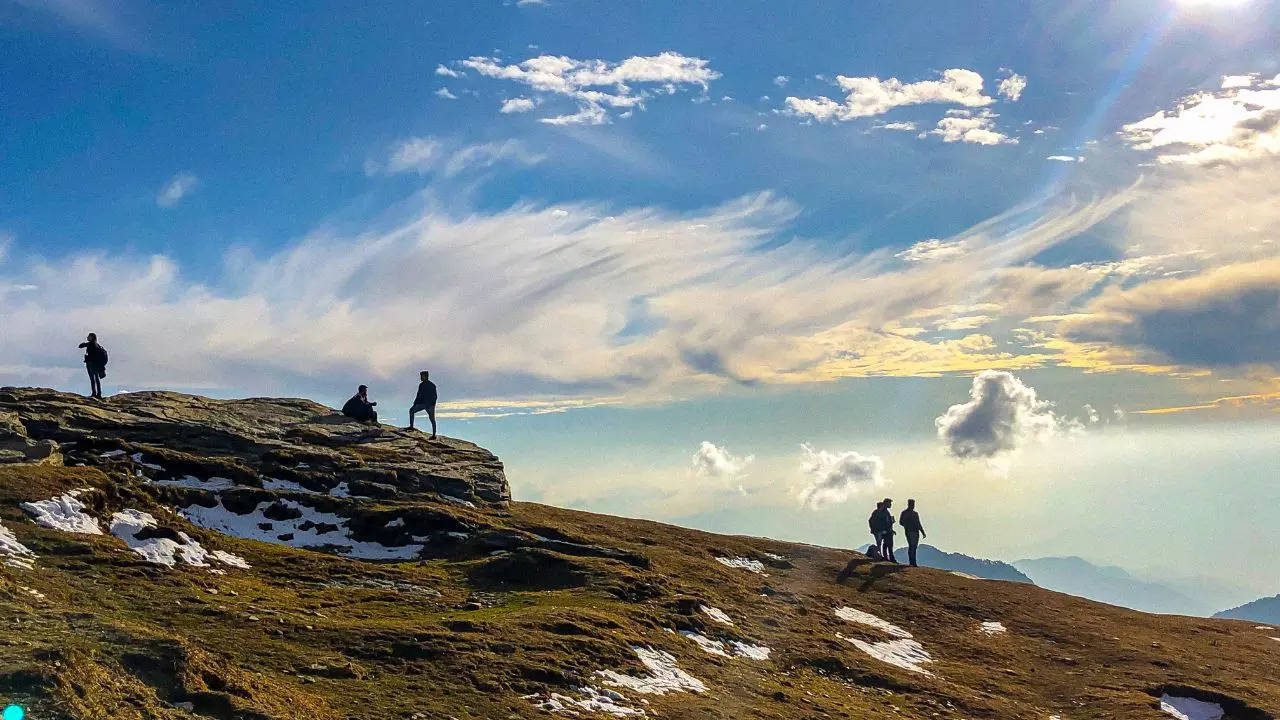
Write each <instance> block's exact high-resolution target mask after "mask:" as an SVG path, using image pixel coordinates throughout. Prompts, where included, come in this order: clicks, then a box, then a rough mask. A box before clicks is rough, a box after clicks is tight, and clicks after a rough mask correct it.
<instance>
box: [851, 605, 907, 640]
mask: <svg viewBox="0 0 1280 720" xmlns="http://www.w3.org/2000/svg"><path fill="white" fill-rule="evenodd" d="M835 613H836V617H838V618H840V619H841V620H846V621H848V622H852V623H858V624H859V625H866V626H867V627H873V628H875V629H877V630H879V631H881V632H884V633H887V634H889V635H892V636H893V637H895V638H900V639H904V640H906V639H910V638H911V633H909V632H907V631H906V630H903V629H902V628H900V627H898V626H897V625H894V624H893V623H891V622H888V621H887V620H881V619H880V618H878V617H876V616H875V615H872V614H871V613H868V612H863V611H861V610H856V609H854V608H851V607H842V608H836V610H835Z"/></svg>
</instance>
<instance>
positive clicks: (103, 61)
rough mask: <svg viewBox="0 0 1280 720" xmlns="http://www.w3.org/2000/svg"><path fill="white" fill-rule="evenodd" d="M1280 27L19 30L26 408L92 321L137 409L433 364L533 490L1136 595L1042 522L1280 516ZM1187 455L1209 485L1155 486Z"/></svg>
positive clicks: (504, 14)
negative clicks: (1062, 513)
mask: <svg viewBox="0 0 1280 720" xmlns="http://www.w3.org/2000/svg"><path fill="white" fill-rule="evenodd" d="M1278 36H1280V4H1277V3H1275V2H1269V1H1268V0H1167V1H1152V0H1142V1H1138V0H1108V1H1106V2H1102V1H1095V2H1083V1H1081V2H1075V1H1073V2H1053V3H1047V2H1045V3H1041V2H1027V3H1007V2H964V3H956V2H915V3H839V4H836V3H814V4H810V5H799V6H797V5H794V4H781V3H776V2H755V1H747V2H743V1H741V0H739V1H735V2H700V3H674V2H672V3H666V2H649V3H606V2H578V1H574V0H546V1H545V2H527V1H526V2H520V3H502V2H492V3H480V2H476V3H465V4H441V3H428V2H420V3H419V2H402V3H395V4H391V5H387V6H384V7H373V8H360V9H358V10H357V9H355V8H353V7H352V6H351V5H350V4H346V3H320V2H316V3H307V4H305V7H304V6H300V5H299V6H293V7H286V6H284V5H283V4H282V5H280V6H276V7H268V8H264V7H263V6H262V5H261V4H260V3H217V4H214V5H212V6H211V5H210V4H209V3H165V4H163V5H161V6H156V5H154V4H147V3H142V2H136V1H134V0H80V1H72V0H0V40H2V41H3V44H4V46H5V48H6V51H5V53H3V55H0V313H3V317H4V318H5V320H4V322H3V323H0V381H2V382H4V383H6V384H40V385H53V386H57V387H63V388H68V389H73V388H78V387H79V386H80V385H81V384H82V382H81V377H80V376H81V374H82V372H83V371H82V369H81V368H80V366H79V358H78V355H77V354H76V352H75V349H74V345H75V343H76V342H79V339H80V337H81V336H82V335H83V333H84V332H86V331H88V330H90V329H95V330H96V331H97V332H99V334H101V335H102V337H103V339H104V341H105V342H106V343H107V344H108V346H109V347H110V348H111V351H112V358H113V361H112V371H111V373H110V377H109V378H108V383H107V389H108V391H111V390H117V391H118V390H129V389H142V388H152V387H166V388H173V389H181V390H188V391H195V392H203V393H208V394H212V395H217V396H240V395H249V394H267V393H271V394H288V395H303V396H308V397H313V398H316V399H318V400H322V401H324V402H328V403H330V404H337V403H340V402H341V401H342V399H343V398H344V397H345V396H346V395H347V394H348V393H349V392H350V389H349V388H350V387H353V386H354V385H355V384H357V383H359V382H366V383H368V384H370V385H371V386H373V388H374V394H375V396H376V397H378V398H380V399H382V400H383V405H382V406H381V407H382V408H383V410H384V416H385V417H386V418H387V419H389V420H392V421H397V422H403V421H404V417H403V416H404V411H403V410H398V409H396V408H398V407H399V406H400V404H401V402H402V400H400V399H397V398H402V399H403V401H407V400H408V398H409V396H410V395H411V393H412V386H413V378H414V376H415V375H416V370H417V369H418V368H420V367H424V366H425V367H430V368H432V369H433V373H434V375H435V376H436V378H437V379H438V381H439V382H440V384H441V388H442V398H443V400H444V401H446V408H445V411H446V412H445V414H446V415H447V416H448V418H447V420H446V422H447V423H448V425H447V427H448V430H447V432H449V433H457V434H460V435H465V436H467V437H470V438H472V439H475V440H477V441H478V442H481V443H482V444H485V445H487V446H489V447H492V448H493V449H495V450H496V451H498V452H499V453H500V454H502V455H503V457H504V459H505V460H506V461H507V463H508V466H509V468H510V471H511V475H512V477H513V480H515V482H516V486H515V491H516V494H517V495H518V496H520V497H523V498H527V499H539V500H545V501H548V502H558V503H564V504H570V505H574V506H577V507H586V508H593V509H604V510H608V511H610V512H623V513H630V514H640V515H645V516H649V517H656V518H659V519H666V520H675V521H680V522H685V523H689V524H696V525H699V526H703V527H710V528H713V529H717V530H729V531H734V532H748V533H750V532H769V533H771V534H775V535H778V536H789V537H796V538H799V539H805V540H811V541H817V542H825V543H829V544H854V543H855V542H861V537H860V535H857V534H856V533H854V534H852V535H851V534H850V532H851V531H849V530H847V528H857V527H859V526H860V521H857V518H860V517H862V516H863V515H864V514H865V513H863V510H864V509H865V507H864V506H866V505H867V504H868V503H869V502H870V499H871V498H873V497H874V496H875V495H877V494H881V493H894V494H898V493H906V492H912V491H913V489H914V488H919V490H920V491H921V492H922V493H924V492H929V493H932V494H933V495H934V496H935V497H937V498H939V499H943V498H946V502H945V503H943V502H939V503H937V509H936V510H934V517H935V518H936V523H937V525H938V527H940V528H945V529H946V532H945V537H939V538H937V540H938V543H939V544H940V545H943V546H944V547H949V548H953V549H963V550H967V551H970V552H975V553H989V554H1001V555H1003V556H1006V557H1008V556H1014V555H1023V554H1031V553H1041V554H1069V553H1078V554H1092V556H1093V557H1097V558H1099V559H1103V560H1108V561H1113V562H1121V564H1123V561H1124V560H1125V559H1126V558H1125V556H1124V552H1123V551H1122V550H1121V549H1119V548H1118V547H1117V545H1116V543H1115V540H1114V539H1112V540H1107V539H1105V538H1101V537H1100V534H1099V531H1098V528H1096V527H1092V526H1088V524H1087V523H1086V524H1083V525H1082V524H1079V523H1066V522H1064V523H1062V527H1061V528H1052V527H1049V528H1046V527H1045V526H1044V524H1043V522H1037V524H1036V525H1035V526H1034V528H1032V527H1031V526H1030V523H1032V522H1033V521H1034V520H1033V519H1035V518H1040V520H1045V519H1047V518H1044V517H1041V515H1042V514H1043V512H1042V511H1044V510H1045V509H1046V508H1052V507H1055V506H1060V505H1061V504H1062V503H1064V502H1067V503H1068V504H1071V503H1070V502H1068V501H1067V500H1064V499H1063V498H1070V499H1071V502H1076V503H1079V504H1080V506H1081V507H1092V508H1095V509H1094V510H1093V511H1091V512H1094V513H1096V516H1097V517H1100V518H1102V519H1103V521H1105V522H1114V523H1120V522H1122V521H1123V518H1125V517H1127V513H1128V510H1127V508H1125V507H1123V505H1124V504H1125V503H1137V504H1141V505H1144V506H1148V507H1153V514H1154V515H1155V516H1157V517H1163V518H1168V522H1169V523H1170V524H1174V525H1178V526H1186V525H1187V524H1188V523H1203V522H1204V521H1205V518H1204V516H1203V511H1204V507H1203V502H1204V498H1203V497H1201V496H1200V495H1199V494H1197V493H1195V492H1190V491H1188V490H1186V488H1187V487H1190V486H1198V487H1202V488H1203V487H1222V486H1223V485H1224V484H1228V485H1230V488H1231V493H1230V494H1231V497H1233V498H1235V499H1236V500H1237V501H1239V502H1242V503H1246V504H1251V505H1253V506H1263V505H1260V504H1262V503H1265V502H1267V501H1268V500H1273V499H1274V492H1275V490H1274V487H1275V478H1274V470H1270V469H1269V468H1274V467H1275V464H1276V461H1277V460H1280V447H1278V446H1277V445H1278V444H1276V443H1267V442H1265V438H1268V437H1271V438H1274V437H1275V431H1276V430H1277V422H1278V418H1280V416H1278V415H1277V410H1278V409H1280V380H1278V379H1277V377H1278V376H1280V370H1277V366H1280V297H1278V294H1280V291H1278V290H1277V288H1278V287H1280V245H1277V240H1276V236H1277V231H1278V230H1280V211H1277V210H1275V209H1274V205H1275V203H1274V202H1273V198H1274V197H1275V191H1276V190H1280V121H1278V120H1277V118H1280V49H1278V48H1277V46H1276V45H1275V42H1274V39H1275V38H1276V37H1278ZM984 371H988V372H987V374H985V375H982V374H981V373H983V372H984ZM975 376H976V377H975ZM1223 398H1227V399H1225V400H1224V399H1223ZM1047 403H1051V404H1047ZM1086 405H1087V406H1088V407H1087V408H1086V407H1085V406H1086ZM1268 433H1270V435H1268ZM1260 439H1263V440H1262V441H1261V447H1260V446H1259V443H1260ZM1152 448H1162V449H1165V450H1171V449H1172V450H1177V449H1185V452H1187V453H1193V454H1194V456H1195V462H1190V461H1188V462H1184V463H1173V464H1172V465H1171V466H1170V467H1169V468H1164V469H1162V470H1159V471H1157V470H1155V469H1154V468H1155V465H1154V464H1151V470H1150V472H1160V473H1172V475H1171V476H1169V478H1168V483H1169V485H1168V487H1163V486H1160V485H1151V486H1147V485H1144V484H1142V483H1139V482H1136V480H1135V475H1143V474H1144V473H1143V472H1142V471H1141V468H1142V463H1141V462H1139V461H1140V460H1141V459H1142V458H1145V457H1147V456H1148V455H1149V453H1150V451H1151V449H1152ZM1118 457H1126V458H1129V459H1130V460H1133V461H1134V464H1133V465H1132V466H1128V465H1125V464H1124V463H1122V462H1119V461H1118V460H1117V458H1118ZM1055 459H1056V460H1055ZM1067 459H1070V462H1069V463H1068V462H1067ZM1068 466H1069V467H1070V468H1071V469H1070V470H1069V471H1068V470H1067V469H1065V468H1067V467H1068ZM1126 467H1128V468H1129V469H1127V470H1124V469H1123V468H1126ZM1135 468H1137V469H1135ZM1228 468H1229V469H1230V470H1229V472H1228V470H1227V469H1228ZM1082 476H1087V477H1088V481H1082V480H1081V477H1082ZM1175 476H1176V477H1175ZM1046 483H1047V485H1046ZM1197 484H1198V485H1197ZM1108 486H1111V487H1115V488H1125V492H1124V493H1119V494H1117V495H1114V496H1106V497H1103V496H1100V494H1102V493H1103V489H1105V488H1106V487H1108ZM1029 488H1039V489H1038V490H1037V491H1036V492H1031V491H1030V490H1029ZM1144 488H1145V490H1144ZM961 497H964V498H968V500H967V501H965V502H960V498H961ZM1010 498H1014V500H1010ZM1120 499H1123V500H1124V503H1117V500H1120ZM1006 502H1015V503H1016V504H1017V507H1018V508H1019V513H1018V516H1019V517H1025V518H1028V519H1027V520H1012V521H1010V522H1007V523H998V522H997V523H990V522H988V520H986V519H984V516H983V515H982V513H980V512H977V511H976V510H974V508H978V507H982V508H989V507H997V508H998V507H1000V506H1001V503H1006ZM923 504H924V500H923V498H922V505H923ZM1270 506H1271V507H1274V503H1271V505H1270ZM1228 517H1229V515H1228V514H1227V513H1225V512H1224V513H1222V515H1221V518H1220V519H1219V520H1215V519H1214V518H1212V517H1211V518H1209V519H1208V520H1209V521H1208V524H1209V526H1210V527H1211V528H1212V530H1211V531H1210V533H1213V532H1221V533H1222V536H1221V539H1222V541H1223V542H1231V543H1244V542H1255V541H1259V538H1258V537H1257V535H1256V532H1257V529H1256V528H1238V527H1233V526H1232V522H1230V521H1229V520H1228V519H1227V518H1228ZM848 518H853V519H854V520H855V521H854V522H851V523H847V522H846V519H848ZM975 518H977V519H975ZM1259 522H1263V521H1262V519H1261V518H1259ZM975 524H977V525H979V526H981V527H982V528H983V529H982V531H981V532H978V531H976V530H975V528H974V525H975ZM991 524H994V525H995V526H996V527H994V528H992V527H989V525H991ZM1264 524H1265V523H1264ZM1033 529H1034V532H1032V530H1033ZM1269 532H1271V533H1273V534H1274V533H1277V532H1280V531H1276V530H1274V528H1273V529H1271V530H1269ZM939 534H942V533H939ZM1148 537H1149V538H1150V539H1149V540H1143V541H1137V542H1138V543H1139V547H1140V549H1145V550H1150V551H1151V552H1155V551H1156V549H1157V548H1159V547H1160V546H1159V543H1158V542H1157V540H1156V538H1155V537H1154V536H1148ZM1261 539H1262V540H1265V541H1266V542H1275V541H1277V540H1280V535H1274V536H1266V537H1263V538H1261ZM1205 540H1206V535H1205V533H1204V532H1203V531H1202V528H1197V530H1196V531H1195V532H1188V533H1187V536H1186V542H1185V543H1184V545H1185V547H1184V548H1183V551H1185V552H1186V553H1188V554H1189V556H1191V557H1194V558H1197V559H1201V560H1207V559H1208V557H1209V556H1208V551H1207V550H1206V547H1212V545H1211V544H1209V543H1206V542H1205ZM1143 542H1146V543H1148V544H1147V545H1142V543H1143ZM1130 544H1131V545H1132V543H1130ZM1278 571H1280V566H1261V565H1259V566H1257V567H1248V568H1239V569H1237V570H1234V571H1233V572H1235V573H1236V574H1238V575H1240V576H1242V577H1257V578H1266V577H1274V576H1275V575H1276V572H1278ZM1276 590H1280V589H1276V588H1273V589H1272V592H1274V591H1276Z"/></svg>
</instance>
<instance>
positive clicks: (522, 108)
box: [498, 97, 537, 114]
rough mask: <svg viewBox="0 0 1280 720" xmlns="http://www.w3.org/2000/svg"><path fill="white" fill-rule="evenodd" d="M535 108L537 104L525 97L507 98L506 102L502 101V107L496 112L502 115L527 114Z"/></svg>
mask: <svg viewBox="0 0 1280 720" xmlns="http://www.w3.org/2000/svg"><path fill="white" fill-rule="evenodd" d="M535 106H537V103H535V102H534V101H533V100H532V99H531V98H527V97H517V98H509V99H507V100H504V101H502V107H501V108H499V110H498V112H500V113H504V114H510V113H523V112H529V111H530V110H532V109H533V108H534V107H535Z"/></svg>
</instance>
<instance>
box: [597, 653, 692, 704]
mask: <svg viewBox="0 0 1280 720" xmlns="http://www.w3.org/2000/svg"><path fill="white" fill-rule="evenodd" d="M631 650H632V651H633V652H635V654H636V656H637V657H639V658H640V662H642V663H644V666H645V667H646V668H648V669H649V673H650V674H649V675H647V676H641V677H635V676H632V675H624V674H622V673H620V672H616V671H614V670H597V671H596V675H597V676H599V677H601V678H603V679H604V683H605V684H606V685H613V686H614V687H621V688H626V689H628V690H633V691H635V692H638V693H640V694H641V695H665V694H667V693H669V692H696V693H700V692H706V690H707V686H706V685H705V684H704V683H703V682H702V681H701V680H699V679H698V678H696V677H694V676H692V675H690V674H689V673H687V672H685V671H684V670H681V669H680V668H679V667H678V666H677V665H676V659H675V657H674V656H672V655H671V653H666V652H663V651H661V650H654V649H653V648H647V647H640V646H638V645H633V646H632V647H631Z"/></svg>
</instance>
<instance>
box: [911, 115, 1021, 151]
mask: <svg viewBox="0 0 1280 720" xmlns="http://www.w3.org/2000/svg"><path fill="white" fill-rule="evenodd" d="M995 128H996V123H995V115H992V114H990V113H980V114H978V115H970V116H965V115H948V116H947V117H944V118H942V119H940V120H938V126H937V127H936V128H934V129H933V130H930V131H929V134H930V135H937V136H938V137H941V138H942V141H943V142H949V143H950V142H965V143H973V144H976V145H1001V144H1005V145H1017V144H1018V140H1017V138H1011V137H1009V136H1008V135H1005V134H1004V133H1002V132H1000V131H999V130H996V129H995Z"/></svg>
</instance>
